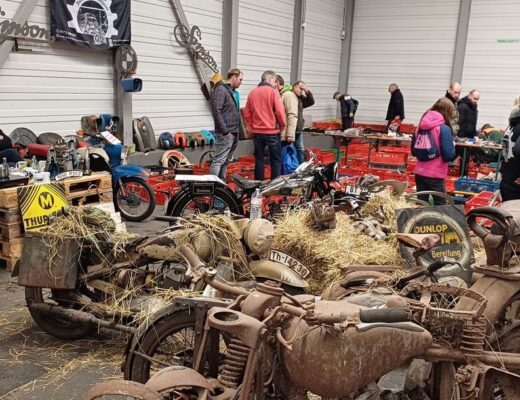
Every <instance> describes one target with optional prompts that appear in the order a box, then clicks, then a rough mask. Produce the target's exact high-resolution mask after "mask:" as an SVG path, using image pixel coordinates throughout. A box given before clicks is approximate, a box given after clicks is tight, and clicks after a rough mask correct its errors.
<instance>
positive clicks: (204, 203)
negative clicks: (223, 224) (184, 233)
mask: <svg viewBox="0 0 520 400" xmlns="http://www.w3.org/2000/svg"><path fill="white" fill-rule="evenodd" d="M226 208H229V211H231V213H233V214H238V215H241V214H243V211H242V210H241V209H240V207H239V206H238V204H237V202H236V200H235V199H234V198H233V197H232V196H231V194H230V193H229V191H228V190H226V189H224V188H221V187H216V188H215V193H214V194H213V195H192V194H190V191H189V190H188V189H183V190H182V192H180V193H179V194H178V195H176V198H175V203H174V204H173V206H172V207H171V212H170V213H169V215H170V216H172V217H187V216H189V215H192V214H199V213H207V212H208V211H211V210H215V211H221V212H224V211H225V209H226Z"/></svg>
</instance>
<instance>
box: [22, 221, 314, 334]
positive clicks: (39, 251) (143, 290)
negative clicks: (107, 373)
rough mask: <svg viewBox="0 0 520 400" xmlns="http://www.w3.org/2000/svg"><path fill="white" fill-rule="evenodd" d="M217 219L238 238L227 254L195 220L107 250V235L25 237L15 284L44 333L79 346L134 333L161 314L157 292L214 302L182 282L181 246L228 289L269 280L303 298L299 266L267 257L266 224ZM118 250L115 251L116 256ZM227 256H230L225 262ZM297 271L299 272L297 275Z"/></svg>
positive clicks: (269, 234) (198, 286)
mask: <svg viewBox="0 0 520 400" xmlns="http://www.w3.org/2000/svg"><path fill="white" fill-rule="evenodd" d="M86 218H91V217H89V216H87V217H86ZM217 218H220V223H223V224H224V227H225V229H228V230H231V229H235V230H236V234H232V235H228V236H227V240H228V242H226V246H225V247H224V246H219V243H218V242H219V240H220V239H222V236H219V234H218V233H216V228H215V231H212V230H211V229H209V228H208V227H207V226H205V225H202V222H200V220H197V219H196V218H195V219H193V220H190V221H186V220H185V221H182V222H178V223H176V224H175V225H174V226H171V227H170V228H169V229H168V230H167V231H166V232H164V233H162V234H160V235H158V236H155V237H152V238H148V237H137V238H135V239H133V240H131V241H129V242H127V243H125V244H124V246H123V245H121V244H117V245H116V244H114V243H112V242H111V239H110V237H108V236H107V235H106V234H105V233H97V234H96V235H92V236H93V237H91V238H90V239H93V240H95V241H96V242H97V244H94V243H93V242H90V241H89V242H85V243H84V245H83V246H80V245H79V244H78V242H77V240H76V239H63V240H62V239H59V240H57V241H56V242H55V243H53V242H52V240H51V239H49V238H48V237H45V236H44V235H42V234H41V233H28V234H27V236H26V239H25V240H26V242H25V243H26V246H24V248H25V250H24V252H23V255H22V259H21V262H20V264H19V266H18V267H17V268H16V269H15V271H14V272H13V276H18V283H19V284H20V285H21V286H25V299H26V303H27V306H28V308H29V311H30V313H31V316H32V317H33V319H34V320H35V321H36V322H37V323H38V325H39V326H40V327H41V328H42V329H43V330H44V331H45V332H47V333H49V334H51V335H53V336H56V337H58V338H63V339H80V338H83V337H86V336H88V335H90V334H91V333H92V331H93V330H95V329H96V328H99V327H105V328H109V329H114V330H119V331H122V332H127V333H132V332H133V331H134V330H135V328H136V326H138V325H139V323H140V315H142V314H143V313H146V310H147V309H155V308H160V305H161V303H160V302H158V300H160V299H158V298H157V296H156V294H157V293H156V292H157V289H158V288H159V289H163V290H165V291H169V290H171V291H173V292H174V293H175V291H178V290H184V291H189V290H191V291H194V292H197V293H204V294H205V295H207V296H215V295H217V294H216V293H214V292H213V291H211V290H209V289H210V288H209V287H207V285H206V284H205V283H204V282H203V281H197V282H195V281H191V280H190V279H188V278H187V274H186V272H187V265H186V262H185V260H184V259H183V257H182V256H181V255H180V253H179V251H178V246H179V244H180V243H184V242H187V243H192V244H194V245H195V247H196V248H197V250H198V251H197V253H198V255H199V256H200V257H202V258H203V259H205V260H206V261H207V262H209V263H210V264H211V265H213V266H214V267H215V268H217V269H218V270H219V272H220V273H221V274H223V276H225V277H226V278H227V279H228V280H229V281H232V282H235V281H237V282H240V284H241V285H243V286H247V287H252V286H254V281H255V280H258V281H262V280H265V279H272V280H276V281H278V282H280V283H281V284H282V285H284V287H286V289H287V290H289V291H292V292H300V293H301V292H303V290H304V288H305V287H306V286H307V283H306V282H305V279H304V277H305V276H304V275H305V274H303V273H302V271H304V270H305V269H303V266H301V264H299V263H298V261H297V260H294V259H293V258H292V257H290V256H287V260H286V262H285V263H282V262H280V260H269V259H268V258H267V257H266V256H268V255H269V251H270V249H271V242H272V238H273V227H272V223H271V222H269V221H266V220H255V221H249V220H247V219H244V218H242V219H241V220H237V221H231V220H230V219H228V218H227V217H225V216H218V217H217ZM94 236H95V237H94ZM223 240H224V239H222V241H223ZM49 246H50V247H51V248H53V250H52V251H51V250H49V248H50V247H49ZM122 246H123V247H122ZM116 247H117V248H118V249H119V251H114V249H115V248H116ZM228 248H232V249H234V251H235V253H233V254H230V252H229V251H228V250H227V249H228ZM54 252H56V253H54ZM58 254H59V255H58ZM298 265H299V266H301V267H300V268H296V266H298ZM208 301H209V300H208ZM114 304H116V306H113V305H114Z"/></svg>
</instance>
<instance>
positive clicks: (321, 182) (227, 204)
mask: <svg viewBox="0 0 520 400" xmlns="http://www.w3.org/2000/svg"><path fill="white" fill-rule="evenodd" d="M337 169H338V166H337V163H330V164H328V165H325V166H322V165H320V164H319V163H318V162H317V159H316V157H315V156H314V155H313V154H312V153H310V159H309V161H306V162H304V163H302V164H301V165H300V166H299V167H298V168H297V169H296V170H295V171H294V172H293V173H291V174H290V175H284V176H279V177H278V178H276V179H273V180H272V181H269V182H267V181H266V182H262V181H255V180H248V179H246V178H244V177H242V176H240V175H236V174H234V175H232V177H231V179H232V180H233V182H234V183H235V184H236V186H237V190H236V191H233V190H231V189H230V188H229V187H228V186H227V185H226V183H225V182H223V181H222V180H220V179H219V178H218V177H216V176H214V175H199V176H197V175H177V176H176V177H175V180H176V181H178V182H179V183H180V184H181V189H180V190H179V191H178V192H176V193H175V195H174V196H173V197H172V198H171V199H170V200H169V201H168V203H167V205H166V206H165V214H166V215H170V216H177V217H180V216H185V215H188V214H191V213H199V212H203V213H204V212H208V211H209V210H216V211H220V212H223V211H224V210H229V211H230V212H231V213H233V214H238V215H244V216H247V215H249V207H250V201H251V196H252V195H253V193H255V191H256V189H260V192H261V193H262V196H263V198H264V202H263V203H264V204H263V215H264V218H268V219H272V216H273V215H275V214H276V213H278V212H280V211H282V210H283V209H286V208H289V207H291V206H294V205H299V204H302V203H306V202H309V201H311V200H312V199H314V198H316V197H318V198H322V197H324V196H325V195H328V194H329V193H330V192H331V191H332V190H337V189H339V186H338V185H337V182H336V178H337Z"/></svg>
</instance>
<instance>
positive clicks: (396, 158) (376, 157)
mask: <svg viewBox="0 0 520 400" xmlns="http://www.w3.org/2000/svg"><path fill="white" fill-rule="evenodd" d="M406 157H407V155H406V154H402V153H396V154H394V153H382V152H377V153H372V155H371V156H370V160H369V161H368V162H369V166H370V167H375V168H390V169H392V168H399V167H406Z"/></svg>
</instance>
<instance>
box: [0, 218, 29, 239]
mask: <svg viewBox="0 0 520 400" xmlns="http://www.w3.org/2000/svg"><path fill="white" fill-rule="evenodd" d="M23 236H24V229H23V223H22V222H12V223H9V224H3V223H0V240H3V241H9V240H11V239H16V238H20V237H23Z"/></svg>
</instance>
